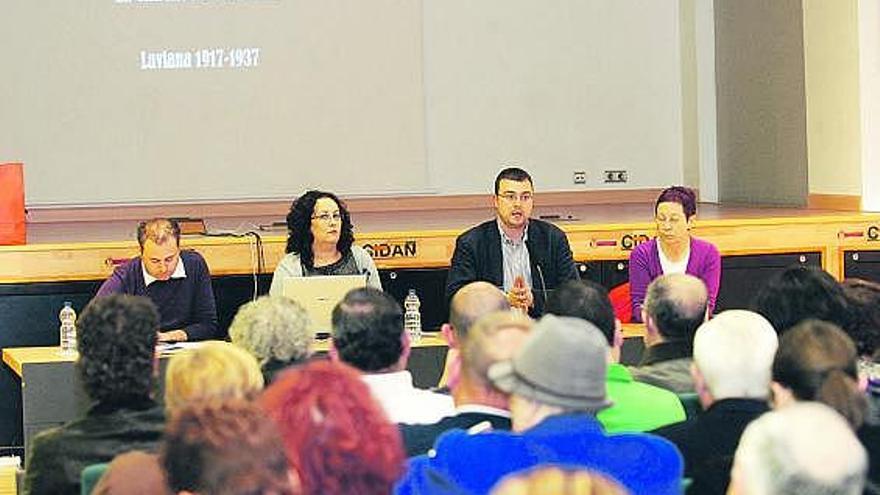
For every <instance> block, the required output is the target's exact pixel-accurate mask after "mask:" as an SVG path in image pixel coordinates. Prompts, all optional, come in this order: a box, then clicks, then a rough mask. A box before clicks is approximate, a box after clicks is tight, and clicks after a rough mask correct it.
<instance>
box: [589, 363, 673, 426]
mask: <svg viewBox="0 0 880 495" xmlns="http://www.w3.org/2000/svg"><path fill="white" fill-rule="evenodd" d="M607 386H608V398H609V399H611V400H612V401H613V402H614V405H613V406H611V407H609V408H608V409H605V410H604V411H601V412H600V413H599V414H598V415H597V416H596V417H597V418H598V419H599V422H600V423H602V425H603V426H604V427H605V431H607V432H608V433H615V432H639V431H651V430H654V429H657V428H659V427H661V426H665V425H668V424H671V423H678V422H679V421H684V420H685V412H684V407H683V406H682V405H681V401H680V400H678V396H677V395H675V394H674V393H672V392H670V391H668V390H664V389H662V388H659V387H655V386H653V385H648V384H647V383H641V382H637V381H635V380H633V377H632V375H631V374H630V372H629V370H627V369H626V366H624V365H622V364H617V363H615V364H611V365H609V366H608V377H607Z"/></svg>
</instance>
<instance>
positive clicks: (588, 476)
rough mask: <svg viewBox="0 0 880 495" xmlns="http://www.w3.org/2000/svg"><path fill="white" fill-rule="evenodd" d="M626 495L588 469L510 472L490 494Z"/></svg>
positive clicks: (548, 467) (626, 491)
mask: <svg viewBox="0 0 880 495" xmlns="http://www.w3.org/2000/svg"><path fill="white" fill-rule="evenodd" d="M550 494H553V495H628V494H629V491H628V490H627V489H626V488H624V487H622V486H620V484H619V483H617V482H616V481H614V480H613V479H611V478H609V477H607V476H605V475H604V474H602V473H597V472H595V471H590V470H588V469H572V468H561V467H556V466H541V467H538V468H535V469H529V470H526V471H524V472H522V473H513V474H511V475H508V476H506V477H505V478H504V479H502V480H501V481H499V482H498V484H497V485H495V488H493V489H492V494H491V495H550Z"/></svg>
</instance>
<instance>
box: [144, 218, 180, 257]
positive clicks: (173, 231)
mask: <svg viewBox="0 0 880 495" xmlns="http://www.w3.org/2000/svg"><path fill="white" fill-rule="evenodd" d="M147 239H149V240H151V241H153V242H154V243H156V244H165V243H166V242H168V240H170V239H174V242H175V243H176V244H177V245H180V225H178V224H177V222H176V221H174V220H169V219H167V218H154V219H152V220H147V221H145V222H141V223H139V224H138V228H137V241H138V245H139V246H140V247H141V251H143V249H144V244H146V242H147Z"/></svg>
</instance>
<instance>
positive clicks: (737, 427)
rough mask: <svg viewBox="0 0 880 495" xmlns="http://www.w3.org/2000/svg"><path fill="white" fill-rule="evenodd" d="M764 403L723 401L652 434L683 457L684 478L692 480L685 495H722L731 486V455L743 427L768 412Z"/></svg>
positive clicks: (760, 401) (755, 401)
mask: <svg viewBox="0 0 880 495" xmlns="http://www.w3.org/2000/svg"><path fill="white" fill-rule="evenodd" d="M767 410H768V406H767V402H766V401H763V400H753V399H723V400H720V401H718V402H715V403H714V404H712V405H711V406H709V408H708V409H706V411H705V412H703V413H702V414H699V415H697V416H696V417H694V418H691V419H689V420H687V421H682V422H681V423H676V424H673V425H669V426H664V427H663V428H660V429H657V430H654V431H653V432H652V433H654V434H656V435H660V436H661V437H664V438H666V439H667V440H669V441H671V442H672V443H674V444H675V445H676V446H677V447H678V450H680V451H681V455H682V456H683V457H684V476H685V477H686V478H691V479H693V483H692V484H691V485H690V487H688V493H697V494H707V495H709V494H713V493H718V494H721V495H723V494H724V493H726V492H727V485H729V484H730V468H731V467H733V454H734V452H736V446H737V445H739V437H740V436H742V433H743V431H744V430H745V429H746V426H747V425H748V424H749V423H751V422H752V420H754V419H757V417H758V416H760V415H762V414H764V413H765V412H767Z"/></svg>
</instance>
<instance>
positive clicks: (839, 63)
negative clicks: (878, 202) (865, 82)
mask: <svg viewBox="0 0 880 495" xmlns="http://www.w3.org/2000/svg"><path fill="white" fill-rule="evenodd" d="M875 3H876V0H875ZM803 6H804V9H803V10H804V72H805V74H804V85H805V88H804V89H805V93H806V110H807V156H808V164H809V165H808V174H809V192H810V193H811V194H842V195H853V196H858V195H860V194H861V185H862V178H861V176H862V173H861V172H862V171H861V163H860V162H861V157H860V147H861V143H860V141H861V132H860V122H859V121H860V119H859V30H858V17H859V16H858V0H834V1H833V2H828V1H827V0H804V3H803Z"/></svg>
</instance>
